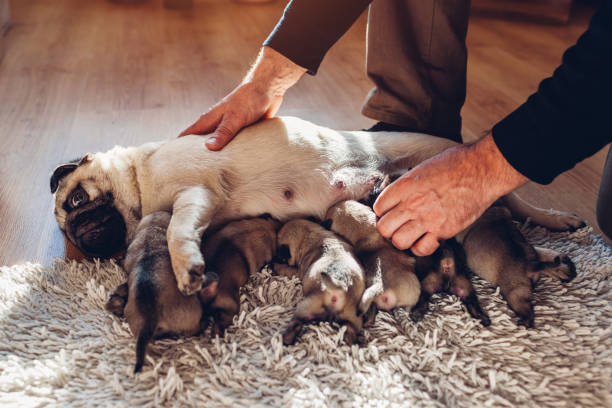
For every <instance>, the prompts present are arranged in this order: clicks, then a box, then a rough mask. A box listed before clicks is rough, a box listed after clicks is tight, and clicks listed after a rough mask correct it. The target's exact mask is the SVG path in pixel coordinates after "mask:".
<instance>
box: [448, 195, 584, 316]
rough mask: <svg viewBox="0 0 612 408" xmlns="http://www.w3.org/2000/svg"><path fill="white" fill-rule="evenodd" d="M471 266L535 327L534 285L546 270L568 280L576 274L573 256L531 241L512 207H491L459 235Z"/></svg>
mask: <svg viewBox="0 0 612 408" xmlns="http://www.w3.org/2000/svg"><path fill="white" fill-rule="evenodd" d="M457 239H458V240H459V241H460V242H461V243H462V244H463V247H464V249H465V253H466V260H467V265H468V267H469V268H470V269H471V270H473V271H474V272H476V273H477V274H478V275H480V276H481V277H483V278H484V279H486V280H487V281H489V282H491V283H493V284H495V285H498V286H499V288H500V291H501V294H502V295H503V296H504V298H505V299H506V301H507V302H508V305H509V306H510V308H511V309H512V310H514V312H515V313H516V314H517V315H518V317H519V324H523V325H525V326H526V327H533V324H534V315H533V306H532V289H533V286H534V284H535V283H536V282H537V280H538V279H539V278H540V275H542V274H546V275H550V276H553V277H556V278H559V279H560V280H561V281H562V282H569V281H570V280H572V279H573V278H574V277H575V276H576V268H575V266H574V264H573V263H572V261H571V260H570V258H569V257H568V256H567V255H564V254H562V253H560V252H557V251H554V250H551V249H546V248H538V247H533V246H532V245H530V244H529V243H528V242H527V240H526V239H525V238H524V237H523V235H522V234H521V232H520V231H519V230H518V228H517V226H516V225H515V224H514V223H513V222H512V217H511V214H510V211H509V210H508V209H506V208H504V207H491V208H489V209H488V210H487V211H486V212H485V213H484V214H483V215H482V217H480V218H479V219H478V220H477V221H476V222H475V223H474V224H473V225H472V226H471V227H469V228H468V229H467V230H466V231H464V232H462V233H461V234H459V235H458V236H457Z"/></svg>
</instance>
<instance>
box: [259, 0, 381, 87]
mask: <svg viewBox="0 0 612 408" xmlns="http://www.w3.org/2000/svg"><path fill="white" fill-rule="evenodd" d="M371 2H372V0H292V1H291V2H290V3H289V4H288V5H287V7H286V8H285V12H284V13H283V16H282V18H281V19H280V20H279V22H278V24H277V25H276V27H274V30H273V31H272V33H270V36H269V37H268V38H267V39H266V41H265V42H264V45H266V46H269V47H272V48H274V49H275V50H277V51H278V52H279V53H281V54H283V55H285V56H286V57H287V58H289V59H290V60H292V61H293V62H294V63H296V64H298V65H300V66H302V67H304V68H306V69H307V70H308V73H309V74H313V75H314V74H315V73H316V72H317V69H318V68H319V64H320V63H321V61H322V60H323V57H324V56H325V53H327V50H329V49H330V48H331V46H332V45H334V43H335V42H336V41H337V40H338V39H339V38H340V37H341V36H342V35H343V34H344V33H345V32H346V31H347V30H348V29H349V28H350V27H351V25H352V24H353V23H354V22H355V20H357V18H358V17H359V16H360V15H361V13H363V11H364V10H365V9H366V8H367V7H368V5H369V4H370V3H371Z"/></svg>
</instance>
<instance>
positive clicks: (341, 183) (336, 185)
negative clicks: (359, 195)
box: [334, 180, 346, 190]
mask: <svg viewBox="0 0 612 408" xmlns="http://www.w3.org/2000/svg"><path fill="white" fill-rule="evenodd" d="M334 188H336V189H338V190H343V189H344V188H346V184H345V183H344V181H342V180H338V181H336V182H334Z"/></svg>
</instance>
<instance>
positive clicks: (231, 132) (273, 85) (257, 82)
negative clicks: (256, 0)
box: [179, 47, 306, 150]
mask: <svg viewBox="0 0 612 408" xmlns="http://www.w3.org/2000/svg"><path fill="white" fill-rule="evenodd" d="M304 72H306V69H304V68H302V67H300V66H299V65H297V64H295V63H293V62H291V60H289V59H287V58H286V57H284V56H283V55H282V54H280V53H278V52H276V51H275V50H274V49H272V48H270V47H263V48H262V50H261V52H260V53H259V57H258V58H257V61H256V62H255V64H254V65H253V68H252V69H251V70H250V71H249V73H248V74H247V75H246V76H245V78H244V79H243V81H242V82H241V83H240V85H238V87H237V88H236V89H234V90H233V91H232V92H231V93H230V94H229V95H227V96H226V97H225V98H223V99H222V100H221V101H220V102H219V103H217V104H216V105H214V106H213V107H212V108H211V109H210V110H209V111H208V112H206V113H204V114H202V116H200V118H199V119H198V120H197V121H196V122H195V123H193V124H192V125H191V126H189V127H188V128H187V129H185V130H184V131H183V132H182V133H181V134H180V135H179V137H181V136H185V135H205V134H209V133H212V134H211V135H210V136H209V137H208V139H207V140H206V147H208V148H209V149H210V150H221V149H222V148H223V147H224V146H225V145H226V144H228V143H229V142H230V141H231V140H232V138H233V137H234V136H235V135H236V133H238V131H240V129H242V128H243V127H245V126H248V125H250V124H252V123H255V122H257V121H258V120H259V119H262V118H270V117H272V116H274V114H275V113H276V111H277V110H278V108H279V107H280V105H281V103H282V101H283V95H284V94H285V92H286V91H287V89H289V88H290V87H291V86H293V85H294V84H295V83H296V82H297V81H298V80H299V79H300V77H301V76H302V75H303V74H304Z"/></svg>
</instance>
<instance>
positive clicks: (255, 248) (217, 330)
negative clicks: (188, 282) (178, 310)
mask: <svg viewBox="0 0 612 408" xmlns="http://www.w3.org/2000/svg"><path fill="white" fill-rule="evenodd" d="M280 225H281V223H280V222H279V221H276V220H274V219H272V218H267V219H264V218H252V219H246V220H241V221H234V222H231V223H229V224H227V225H226V226H224V227H223V228H222V229H221V230H219V231H217V232H216V233H214V234H213V235H212V236H211V237H210V238H206V239H205V240H204V241H203V245H202V246H203V249H202V252H203V254H204V257H205V258H206V259H208V265H207V271H210V272H212V273H216V274H217V275H218V276H219V280H218V282H213V283H212V284H210V285H209V286H208V287H206V288H204V289H202V290H201V291H200V293H199V297H200V300H201V301H202V304H203V305H204V307H205V312H206V313H208V314H210V315H212V317H213V319H214V325H213V334H214V335H216V334H219V335H222V334H223V333H224V331H225V329H226V328H227V327H228V326H229V325H230V324H232V321H233V318H234V316H235V315H236V314H238V312H239V310H240V288H241V287H242V286H244V284H245V283H246V281H247V279H248V278H249V276H250V275H251V274H253V273H256V272H257V271H259V270H260V269H261V268H262V267H263V266H264V265H266V264H268V263H270V262H271V261H272V258H273V257H274V255H275V254H276V233H277V231H278V229H279V228H280Z"/></svg>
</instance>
